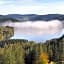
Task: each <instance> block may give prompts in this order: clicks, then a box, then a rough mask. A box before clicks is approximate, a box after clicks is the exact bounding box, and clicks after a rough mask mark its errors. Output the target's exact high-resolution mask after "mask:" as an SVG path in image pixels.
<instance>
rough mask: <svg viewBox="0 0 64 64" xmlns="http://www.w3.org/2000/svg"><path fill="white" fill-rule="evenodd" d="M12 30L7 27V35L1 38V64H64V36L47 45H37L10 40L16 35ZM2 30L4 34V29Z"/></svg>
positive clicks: (25, 41) (24, 41)
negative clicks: (51, 63)
mask: <svg viewBox="0 0 64 64" xmlns="http://www.w3.org/2000/svg"><path fill="white" fill-rule="evenodd" d="M9 28H10V29H9ZM11 28H12V27H5V29H6V30H5V32H7V33H5V34H4V35H3V33H1V35H2V36H0V64H47V63H48V64H49V63H50V62H51V61H53V62H54V63H56V64H62V63H63V62H62V61H64V35H63V36H62V37H60V38H57V39H52V40H48V41H46V42H45V43H43V42H40V43H36V42H34V41H28V40H24V39H9V38H10V37H11V36H13V34H14V31H13V29H11ZM7 29H8V30H9V31H7ZM0 30H1V31H2V32H3V30H4V28H3V30H2V28H0ZM1 31H0V32H1ZM8 35H9V36H8ZM1 37H3V39H1ZM5 37H6V38H5ZM63 64H64V63H63Z"/></svg>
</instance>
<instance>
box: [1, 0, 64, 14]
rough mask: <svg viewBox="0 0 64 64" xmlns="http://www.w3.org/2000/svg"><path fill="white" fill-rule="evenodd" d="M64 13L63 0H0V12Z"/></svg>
mask: <svg viewBox="0 0 64 64" xmlns="http://www.w3.org/2000/svg"><path fill="white" fill-rule="evenodd" d="M52 13H54V14H55V13H57V14H58V13H59V14H64V0H0V14H3V15H6V14H52Z"/></svg>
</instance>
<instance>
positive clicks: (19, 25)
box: [2, 20, 63, 35]
mask: <svg viewBox="0 0 64 64" xmlns="http://www.w3.org/2000/svg"><path fill="white" fill-rule="evenodd" d="M2 26H12V27H14V32H15V33H22V34H29V35H30V34H37V35H42V34H56V33H58V32H61V31H62V30H63V23H62V22H60V21H58V20H53V21H48V22H46V21H35V22H32V21H27V22H11V21H10V22H9V21H7V22H5V23H2Z"/></svg>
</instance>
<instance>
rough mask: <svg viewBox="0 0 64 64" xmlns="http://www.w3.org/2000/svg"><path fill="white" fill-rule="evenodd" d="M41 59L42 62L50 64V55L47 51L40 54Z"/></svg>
mask: <svg viewBox="0 0 64 64" xmlns="http://www.w3.org/2000/svg"><path fill="white" fill-rule="evenodd" d="M39 60H40V61H41V63H42V64H48V62H49V60H48V55H47V54H46V53H41V54H40V56H39Z"/></svg>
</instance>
